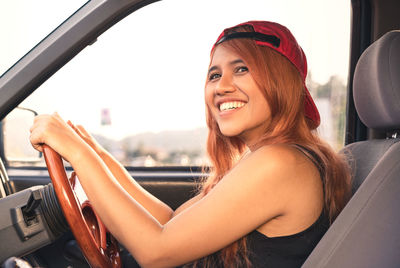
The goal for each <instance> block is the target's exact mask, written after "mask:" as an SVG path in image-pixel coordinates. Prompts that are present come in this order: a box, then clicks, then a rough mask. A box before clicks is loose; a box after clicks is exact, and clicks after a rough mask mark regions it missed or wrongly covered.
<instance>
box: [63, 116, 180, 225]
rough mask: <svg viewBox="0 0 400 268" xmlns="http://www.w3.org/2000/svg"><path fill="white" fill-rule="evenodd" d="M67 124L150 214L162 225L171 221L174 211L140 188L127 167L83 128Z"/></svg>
mask: <svg viewBox="0 0 400 268" xmlns="http://www.w3.org/2000/svg"><path fill="white" fill-rule="evenodd" d="M67 123H68V125H69V126H71V127H72V128H73V129H74V130H75V132H76V133H77V134H78V135H79V136H80V137H81V138H82V139H83V140H84V141H85V142H86V143H87V144H88V145H89V146H90V147H91V148H92V149H93V150H94V151H95V152H96V153H97V154H98V155H99V156H100V158H101V159H102V160H103V162H104V163H105V164H106V166H107V167H108V169H109V170H110V171H111V173H112V174H113V176H114V178H115V179H116V180H117V181H118V183H119V184H120V185H121V186H122V188H124V190H125V191H127V192H128V193H129V195H130V196H132V197H133V198H134V199H135V200H136V201H137V202H139V203H140V204H141V205H142V206H143V207H144V208H145V209H146V210H147V211H148V212H150V213H151V215H153V216H154V217H155V218H156V219H157V220H158V221H159V222H160V224H164V223H166V222H168V221H169V220H170V219H171V217H172V215H173V210H172V209H171V208H170V207H169V206H168V205H167V204H165V203H164V202H162V201H161V200H159V199H158V198H157V197H155V196H154V195H152V194H151V193H149V192H148V191H146V190H145V189H144V188H143V187H142V186H140V184H139V183H137V182H136V180H134V179H133V178H132V177H131V175H130V174H129V172H128V171H127V170H126V169H125V167H124V166H123V165H122V164H121V163H120V162H118V161H117V160H116V159H115V158H114V156H112V155H111V154H110V153H109V152H107V151H106V150H105V149H104V148H103V147H102V146H101V145H100V144H99V143H98V142H97V141H96V140H95V139H94V137H93V136H92V135H90V134H89V132H87V131H86V129H85V128H84V127H83V126H80V125H78V126H75V125H74V124H72V123H71V122H70V121H68V122H67Z"/></svg>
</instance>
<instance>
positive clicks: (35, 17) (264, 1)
mask: <svg viewBox="0 0 400 268" xmlns="http://www.w3.org/2000/svg"><path fill="white" fill-rule="evenodd" d="M84 2H85V1H82V0H80V1H78V0H68V1H67V0H65V1H64V2H61V1H54V0H35V1H31V0H8V1H5V0H4V1H1V3H0V36H1V42H0V73H2V72H3V71H5V70H6V69H7V67H6V66H10V65H11V64H12V63H13V62H15V61H16V60H18V58H20V57H21V56H22V55H23V54H25V52H26V51H28V50H29V49H30V48H31V47H32V46H33V45H34V44H36V43H37V42H39V41H40V40H41V39H42V37H44V36H45V35H46V34H47V33H49V32H50V31H51V29H53V28H55V27H56V26H58V24H59V23H61V22H62V21H63V20H64V19H65V18H67V17H68V16H69V14H72V13H73V11H74V10H76V9H77V8H78V7H79V6H80V5H81V4H82V3H84ZM254 19H257V20H271V21H276V22H279V23H281V24H283V25H285V26H287V27H288V28H289V29H290V30H291V31H292V33H293V34H294V36H295V37H296V38H297V40H298V42H299V44H300V45H301V46H302V47H303V49H304V51H305V53H306V55H307V58H308V65H309V69H310V70H311V72H312V77H313V80H314V81H316V82H318V83H325V82H326V81H327V80H328V78H329V77H330V76H331V75H338V76H340V77H342V79H343V80H344V81H345V80H346V77H347V71H348V50H349V35H350V33H349V28H350V26H349V25H350V0H324V1H321V0H280V1H270V0H246V1H243V0H240V1H239V0H218V1H217V0H196V1H194V0H163V1H161V2H157V3H154V4H151V5H149V6H146V7H144V8H142V9H140V10H138V11H136V12H135V13H133V14H132V15H130V16H129V17H127V18H126V19H124V20H123V21H121V22H119V23H118V24H117V25H115V26H114V27H113V28H111V29H110V30H109V31H107V32H106V33H104V34H103V35H102V36H100V37H99V39H98V41H97V42H96V43H95V44H94V45H92V46H90V47H87V48H85V49H84V51H82V52H81V53H80V54H79V55H78V56H77V57H75V58H74V59H73V60H72V61H71V62H69V63H68V64H67V65H66V66H64V67H63V68H62V69H61V70H60V71H59V72H58V73H56V74H55V75H54V76H53V77H52V78H51V79H49V80H48V81H47V82H45V83H44V84H43V85H42V86H41V88H40V89H39V90H38V91H37V92H36V93H35V94H34V95H33V96H32V97H31V98H30V100H28V101H27V102H25V103H24V104H23V106H25V107H26V106H29V107H30V108H33V109H35V110H36V111H38V112H39V113H52V112H54V111H58V112H59V113H60V114H61V115H62V116H63V117H64V118H66V119H71V120H73V121H74V122H77V123H81V124H84V125H85V126H87V128H89V129H90V130H91V131H93V132H102V133H104V134H107V135H109V136H111V137H115V138H121V137H123V136H126V135H129V134H132V133H137V132H143V131H161V130H166V129H191V128H195V127H201V126H204V121H205V119H204V102H203V85H204V81H205V74H206V71H207V67H208V61H209V52H210V49H211V46H212V44H213V42H214V41H215V39H216V38H217V37H218V35H219V33H220V32H221V31H222V29H224V28H226V27H229V26H233V25H236V24H238V23H240V22H244V21H247V20H254ZM105 108H106V109H109V111H110V114H111V120H112V127H109V126H101V125H100V123H99V122H100V113H101V110H102V109H105Z"/></svg>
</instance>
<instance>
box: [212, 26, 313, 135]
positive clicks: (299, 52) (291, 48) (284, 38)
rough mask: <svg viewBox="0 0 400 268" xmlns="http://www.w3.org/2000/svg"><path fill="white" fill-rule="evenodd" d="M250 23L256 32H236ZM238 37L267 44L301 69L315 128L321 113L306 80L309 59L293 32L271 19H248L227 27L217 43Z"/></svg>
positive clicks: (306, 105)
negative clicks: (236, 29)
mask: <svg viewBox="0 0 400 268" xmlns="http://www.w3.org/2000/svg"><path fill="white" fill-rule="evenodd" d="M245 25H249V26H251V27H252V28H253V30H254V32H235V31H234V29H235V28H238V27H241V26H245ZM237 38H247V39H253V40H254V41H255V42H256V44H257V45H260V46H267V47H270V48H272V49H273V50H275V51H277V52H279V53H280V54H281V55H283V56H285V57H286V58H287V59H288V60H289V61H290V62H291V63H292V64H293V65H294V66H295V67H296V69H297V70H298V71H299V73H300V75H301V76H302V78H303V84H304V88H305V94H306V97H305V105H304V108H305V115H306V117H308V118H309V119H311V120H312V121H313V122H314V125H315V128H316V127H318V126H319V124H320V115H319V112H318V109H317V106H316V105H315V103H314V100H313V99H312V97H311V95H310V92H309V91H308V89H307V87H306V84H305V80H306V76H307V59H306V55H305V54H304V51H303V49H302V48H301V47H300V46H299V44H298V43H297V41H296V39H295V38H294V36H293V35H292V33H291V32H290V31H289V29H287V28H286V27H285V26H283V25H280V24H279V23H275V22H270V21H248V22H244V23H241V24H238V25H236V26H233V27H230V28H227V29H225V30H224V31H223V32H222V33H221V34H220V36H219V37H218V39H217V41H216V42H215V44H214V46H213V49H214V47H215V46H216V45H218V44H220V43H222V42H224V41H227V40H230V39H237Z"/></svg>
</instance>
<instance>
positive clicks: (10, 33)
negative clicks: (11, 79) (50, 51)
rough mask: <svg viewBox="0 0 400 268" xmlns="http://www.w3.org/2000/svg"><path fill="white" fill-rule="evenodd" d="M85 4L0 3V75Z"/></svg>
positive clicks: (48, 0) (71, 0)
mask: <svg viewBox="0 0 400 268" xmlns="http://www.w3.org/2000/svg"><path fill="white" fill-rule="evenodd" d="M86 2H88V0H68V1H53V0H35V1H30V0H3V1H0V34H1V42H0V59H1V60H0V76H1V75H2V74H3V73H4V72H5V71H7V70H8V68H9V67H11V65H13V64H14V63H15V62H17V61H18V60H19V59H20V58H21V57H22V56H24V55H25V54H26V53H27V52H28V51H29V50H30V49H31V48H33V47H34V46H35V45H36V44H38V43H39V42H40V41H41V40H42V39H43V38H44V37H45V36H46V35H48V34H49V33H50V32H51V31H53V30H54V29H55V28H56V27H57V26H58V25H60V24H61V23H62V22H63V21H64V20H65V19H67V18H68V17H69V16H70V15H71V14H72V13H73V12H74V11H75V10H77V9H78V8H79V7H81V6H82V5H83V4H85V3H86Z"/></svg>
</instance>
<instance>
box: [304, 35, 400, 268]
mask: <svg viewBox="0 0 400 268" xmlns="http://www.w3.org/2000/svg"><path fill="white" fill-rule="evenodd" d="M399 56H400V32H399V31H395V32H390V33H388V34H386V35H384V36H383V37H382V38H381V39H380V40H378V41H377V42H376V43H374V44H373V45H371V46H370V47H369V48H368V49H367V50H366V51H365V52H364V53H363V55H362V56H361V58H360V61H359V63H358V64H357V68H356V73H355V79H354V87H353V89H354V101H355V103H356V109H357V112H358V114H359V116H360V118H361V119H362V121H363V122H364V123H365V124H366V125H367V126H368V127H370V128H380V129H385V130H386V131H395V130H398V129H400V58H399ZM356 85H357V86H356ZM399 141H400V139H398V138H397V139H383V140H367V141H362V142H356V143H353V144H350V145H348V146H346V147H345V148H344V149H343V152H344V153H345V154H346V156H347V159H348V161H349V164H350V166H351V168H352V171H353V174H354V180H353V193H354V195H353V197H352V198H351V200H350V201H349V203H348V204H347V205H346V207H345V208H344V209H343V211H342V212H341V213H340V214H339V216H338V217H337V219H336V220H335V222H334V223H333V224H332V226H331V227H330V228H329V230H328V232H327V233H326V234H325V235H324V237H323V238H322V239H321V241H320V242H319V243H318V245H317V247H316V248H315V249H314V251H313V252H312V253H311V255H310V256H309V258H308V259H307V260H306V262H305V263H304V265H303V266H302V267H304V268H315V267H318V268H319V267H329V268H337V267H340V268H350V267H351V268H361V267H362V268H368V267H389V268H390V267H400V142H399Z"/></svg>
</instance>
